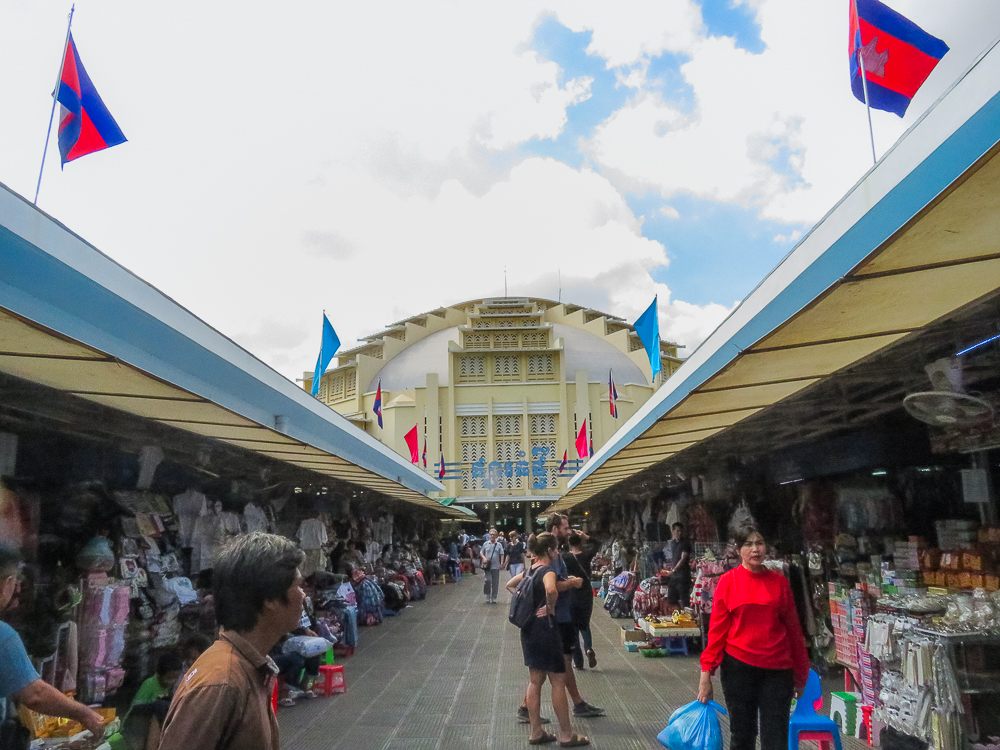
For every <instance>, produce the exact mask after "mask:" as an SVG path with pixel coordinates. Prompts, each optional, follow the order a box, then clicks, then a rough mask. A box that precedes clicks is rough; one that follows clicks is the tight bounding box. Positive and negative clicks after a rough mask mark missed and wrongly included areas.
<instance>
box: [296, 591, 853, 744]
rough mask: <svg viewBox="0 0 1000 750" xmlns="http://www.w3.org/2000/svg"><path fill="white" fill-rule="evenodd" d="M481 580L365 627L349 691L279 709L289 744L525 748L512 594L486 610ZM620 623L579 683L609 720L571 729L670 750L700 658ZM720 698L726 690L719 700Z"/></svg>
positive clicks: (602, 632)
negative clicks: (624, 630)
mask: <svg viewBox="0 0 1000 750" xmlns="http://www.w3.org/2000/svg"><path fill="white" fill-rule="evenodd" d="M503 575H506V574H503ZM482 580H483V579H482V576H481V575H480V576H476V577H474V578H469V577H467V578H466V579H465V580H464V581H462V582H461V583H459V584H449V585H446V586H432V587H431V588H430V590H429V593H428V596H427V599H426V601H423V602H416V603H415V604H414V605H413V607H412V608H410V609H406V610H404V611H403V613H402V614H400V615H399V616H398V617H395V618H386V620H385V621H384V622H383V624H382V625H381V626H380V627H376V628H362V629H361V633H360V645H359V647H358V649H357V652H356V654H355V656H353V657H350V658H348V659H344V660H342V661H341V662H339V663H341V664H343V665H344V672H345V674H346V678H347V693H346V694H342V695H336V696H333V697H331V698H317V699H315V700H311V701H300V702H299V705H297V706H295V707H294V708H286V709H279V713H278V722H279V725H280V727H281V735H282V743H281V746H282V748H284V749H285V750H507V749H508V748H511V749H514V748H516V749H517V750H524V749H525V748H527V747H528V743H527V737H528V727H527V726H526V725H522V724H519V723H517V721H516V719H515V718H514V712H515V710H516V709H517V707H518V706H519V705H520V702H521V697H522V695H523V692H524V686H525V679H526V677H527V671H526V669H525V667H524V664H523V662H522V660H521V645H520V641H519V638H518V635H519V633H518V630H517V629H516V628H515V627H514V626H513V625H511V624H510V623H508V622H507V605H506V603H505V602H506V601H507V594H506V592H502V593H501V602H500V603H499V604H497V605H495V606H487V605H485V604H484V603H483V596H482ZM619 622H621V621H618V620H612V619H611V618H610V617H608V616H607V614H606V613H605V612H604V610H602V609H601V608H600V605H598V606H596V607H595V610H594V617H593V623H592V626H593V627H592V629H593V634H594V648H595V650H596V651H597V655H598V659H599V664H598V668H597V669H596V670H593V671H590V670H585V671H583V672H582V673H580V674H579V676H578V682H579V685H580V690H581V692H582V693H583V695H584V697H585V698H586V699H587V700H588V701H590V702H591V703H593V704H595V705H598V706H601V707H603V708H605V709H607V716H604V717H601V718H596V719H581V720H574V722H573V727H574V729H575V730H576V731H578V732H581V733H585V734H588V735H589V736H590V738H591V741H592V746H593V747H594V748H596V749H597V750H640V749H641V750H646V749H647V748H650V749H651V748H659V749H660V750H662V747H663V746H662V745H660V744H659V743H658V742H657V741H656V735H657V733H658V732H659V731H660V730H661V729H663V727H665V726H666V724H667V720H668V719H669V718H670V714H671V713H672V712H673V711H674V710H675V709H676V708H677V707H678V706H681V705H683V704H685V703H688V702H690V701H692V700H694V698H695V694H696V686H697V682H698V672H699V667H698V660H697V657H696V656H694V655H692V656H690V657H667V658H663V659H645V658H643V657H642V656H641V655H639V654H630V653H628V652H626V651H625V649H624V647H623V646H622V645H621V635H620V628H619ZM548 694H549V689H548V685H547V684H546V686H545V689H544V690H543V703H542V712H543V715H545V716H549V717H553V718H554V716H553V713H552V708H551V706H550V704H549V702H548ZM721 695H722V690H721V688H719V687H718V685H716V696H717V698H718V700H719V702H720V703H721V702H722V698H721ZM826 705H827V706H829V702H827V704H826ZM724 735H728V731H724ZM849 744H850V743H845V748H848V747H849ZM726 745H727V747H728V736H727V741H726ZM549 747H553V746H552V745H550V746H549ZM855 747H861V745H860V744H859V745H856V746H855Z"/></svg>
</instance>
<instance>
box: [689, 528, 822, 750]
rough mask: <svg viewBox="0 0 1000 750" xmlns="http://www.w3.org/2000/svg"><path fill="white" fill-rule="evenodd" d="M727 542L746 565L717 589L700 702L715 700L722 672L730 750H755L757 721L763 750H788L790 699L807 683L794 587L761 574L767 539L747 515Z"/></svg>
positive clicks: (771, 574)
mask: <svg viewBox="0 0 1000 750" xmlns="http://www.w3.org/2000/svg"><path fill="white" fill-rule="evenodd" d="M730 535H731V536H732V538H733V540H734V542H735V544H736V547H737V549H738V550H739V555H740V560H741V564H740V565H739V566H737V567H735V568H733V569H732V570H730V571H728V572H727V573H724V574H723V575H722V577H721V578H720V579H719V583H718V586H717V588H716V592H715V599H714V602H713V604H712V619H711V623H710V625H709V631H708V645H707V646H706V648H705V650H704V651H703V652H702V655H701V668H702V672H701V679H700V682H699V684H698V700H700V701H701V702H702V703H707V702H708V701H710V700H711V699H712V695H713V690H712V675H713V674H714V673H715V670H716V669H717V668H718V667H719V666H720V665H721V667H722V691H723V693H724V695H725V697H726V706H727V707H728V709H729V729H730V747H731V748H732V750H753V749H754V747H755V744H756V740H757V733H758V719H759V726H760V739H761V750H784V748H786V747H787V746H788V715H789V711H790V709H791V704H792V697H793V695H794V697H799V696H801V695H802V688H804V687H805V684H806V681H807V680H808V678H809V658H808V656H807V655H806V644H805V638H804V637H803V635H802V628H801V626H800V625H799V617H798V613H797V612H796V609H795V602H794V600H793V598H792V590H791V587H790V586H789V585H788V581H787V580H785V578H784V576H782V575H781V574H780V573H775V572H773V571H770V570H767V569H766V568H765V567H764V552H765V544H764V537H763V536H762V535H761V533H760V531H759V530H758V529H757V525H756V522H755V521H754V520H753V518H752V517H751V516H750V514H749V513H748V512H746V511H745V510H744V511H742V512H741V511H737V514H736V515H735V516H734V518H733V522H732V523H731V524H730Z"/></svg>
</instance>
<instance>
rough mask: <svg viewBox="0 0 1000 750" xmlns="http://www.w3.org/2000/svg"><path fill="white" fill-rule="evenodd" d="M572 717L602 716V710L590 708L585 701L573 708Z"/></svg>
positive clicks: (594, 707)
mask: <svg viewBox="0 0 1000 750" xmlns="http://www.w3.org/2000/svg"><path fill="white" fill-rule="evenodd" d="M573 715H574V716H604V709H603V708H598V707H597V706H592V705H590V704H589V703H587V701H584V702H583V703H577V704H576V705H575V706H573Z"/></svg>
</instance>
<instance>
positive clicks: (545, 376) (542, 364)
mask: <svg viewBox="0 0 1000 750" xmlns="http://www.w3.org/2000/svg"><path fill="white" fill-rule="evenodd" d="M554 377H555V366H554V364H553V361H552V355H551V354H529V355H528V380H529V381H530V380H552V379H553V378H554Z"/></svg>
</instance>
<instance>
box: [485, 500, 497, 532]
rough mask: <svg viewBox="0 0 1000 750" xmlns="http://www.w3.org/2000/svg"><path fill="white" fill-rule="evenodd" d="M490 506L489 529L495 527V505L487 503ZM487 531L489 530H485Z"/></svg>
mask: <svg viewBox="0 0 1000 750" xmlns="http://www.w3.org/2000/svg"><path fill="white" fill-rule="evenodd" d="M489 506H490V529H492V528H493V527H494V526H496V525H497V504H496V503H495V502H493V503H489ZM487 531H489V529H487Z"/></svg>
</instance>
